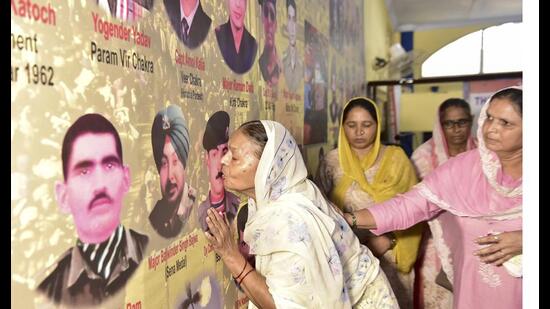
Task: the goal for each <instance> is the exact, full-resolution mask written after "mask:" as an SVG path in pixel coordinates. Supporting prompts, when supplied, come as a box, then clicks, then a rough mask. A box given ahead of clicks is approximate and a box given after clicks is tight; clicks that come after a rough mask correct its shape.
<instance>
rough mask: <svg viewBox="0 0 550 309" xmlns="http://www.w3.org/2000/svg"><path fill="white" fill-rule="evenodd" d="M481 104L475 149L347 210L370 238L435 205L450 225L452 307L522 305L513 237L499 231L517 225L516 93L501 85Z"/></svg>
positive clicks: (519, 145)
mask: <svg viewBox="0 0 550 309" xmlns="http://www.w3.org/2000/svg"><path fill="white" fill-rule="evenodd" d="M487 102H488V103H486V104H485V105H484V106H483V108H482V109H481V113H480V115H479V120H478V131H477V137H478V143H479V147H478V148H477V149H472V150H469V151H466V152H463V153H461V154H459V155H457V156H455V157H453V158H450V159H449V160H447V161H446V162H445V163H443V164H441V165H440V166H439V167H437V168H436V169H435V170H433V171H432V172H431V173H430V174H428V175H427V176H426V177H424V179H423V180H422V182H420V183H419V184H418V185H416V186H415V187H413V189H411V190H410V191H408V192H407V193H405V194H403V195H399V196H397V197H395V198H393V199H390V200H388V201H386V202H383V203H380V204H377V205H375V206H373V207H371V208H368V209H362V210H359V211H356V212H355V220H356V224H357V225H358V226H359V227H361V228H369V229H372V231H373V232H374V233H375V234H377V235H378V234H381V233H384V232H386V231H388V230H390V231H391V230H395V229H405V228H407V227H409V226H411V225H413V224H415V223H417V222H420V221H423V220H427V219H431V218H433V217H435V216H436V215H437V214H439V213H440V212H441V211H443V210H446V211H447V212H448V213H449V214H452V215H453V216H455V219H456V224H453V225H444V226H442V233H443V237H442V238H443V240H444V243H443V244H442V246H441V247H442V248H444V251H446V255H447V256H449V257H450V258H451V259H452V261H453V264H452V274H451V276H450V280H451V281H452V284H453V293H454V299H453V308H455V309H456V308H459V309H470V308H501V309H502V308H505V309H507V308H510V309H512V308H521V306H522V285H523V280H522V278H521V277H522V271H521V252H522V249H521V241H520V242H514V241H511V240H510V239H509V237H506V238H505V236H504V235H509V234H510V232H511V231H517V230H520V229H521V225H522V209H523V206H522V204H523V194H522V171H523V170H522V158H523V155H522V152H523V140H522V132H523V125H522V122H523V116H522V115H523V112H522V106H523V100H522V90H521V89H518V88H506V89H503V90H501V91H498V92H497V93H495V94H494V95H493V96H492V97H491V98H490V99H489V100H488V101H487ZM345 217H346V220H347V221H348V223H350V224H351V222H353V218H352V216H351V215H349V214H345ZM479 235H489V236H488V237H487V236H486V237H482V238H481V239H480V238H479ZM520 235H521V234H520ZM518 243H519V244H520V246H519V247H518V246H517V244H518ZM486 245H489V246H488V247H485V246H486ZM442 265H445V264H442ZM501 266H503V267H501ZM448 275H449V274H448Z"/></svg>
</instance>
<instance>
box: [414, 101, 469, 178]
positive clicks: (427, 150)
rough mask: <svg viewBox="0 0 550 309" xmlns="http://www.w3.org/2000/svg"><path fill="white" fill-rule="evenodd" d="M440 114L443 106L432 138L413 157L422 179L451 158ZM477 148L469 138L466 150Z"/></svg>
mask: <svg viewBox="0 0 550 309" xmlns="http://www.w3.org/2000/svg"><path fill="white" fill-rule="evenodd" d="M440 112H441V106H440V107H439V109H438V110H437V112H436V114H435V120H434V128H433V131H432V132H433V135H432V138H430V139H429V140H428V141H427V142H425V143H424V144H422V145H420V146H419V147H418V148H417V149H416V150H415V151H414V153H413V154H412V156H411V160H412V161H413V162H414V165H415V168H416V171H417V175H418V177H419V178H421V179H422V178H424V177H426V175H428V174H429V173H430V172H431V171H433V170H434V169H436V168H437V167H438V166H440V165H441V164H443V163H444V162H446V161H447V160H448V159H449V158H450V156H449V147H448V146H447V140H446V139H445V133H444V131H443V127H442V126H441V119H439V113H440ZM475 147H476V143H475V141H474V138H473V137H472V136H469V137H468V141H467V145H466V150H471V149H474V148H475Z"/></svg>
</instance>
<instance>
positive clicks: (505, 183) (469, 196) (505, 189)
mask: <svg viewBox="0 0 550 309" xmlns="http://www.w3.org/2000/svg"><path fill="white" fill-rule="evenodd" d="M491 99H492V97H491V98H489V99H488V100H487V102H486V103H485V105H484V106H483V108H482V109H481V113H480V116H479V120H478V129H477V138H478V143H479V145H478V148H477V149H475V150H470V151H467V152H464V153H461V154H459V155H458V156H456V157H455V159H454V160H449V161H447V162H445V163H444V164H442V165H441V166H440V167H439V168H438V169H437V170H435V171H434V172H432V173H430V174H429V175H427V176H426V178H424V180H423V181H422V182H421V183H420V184H418V185H417V187H418V189H419V192H420V194H421V195H422V196H423V197H424V198H426V199H427V200H429V201H430V202H432V203H434V204H436V205H437V206H439V207H440V208H442V209H444V210H447V211H449V212H451V213H453V214H454V215H457V216H461V217H476V218H487V219H493V220H511V219H517V218H521V217H522V200H523V194H522V181H521V178H520V179H519V180H513V179H512V178H511V177H508V176H506V175H504V174H503V173H502V166H501V164H500V161H499V160H498V158H497V156H496V154H495V153H494V152H492V151H490V150H489V149H487V147H485V142H484V141H483V133H482V128H483V123H484V122H485V119H486V118H487V108H488V106H489V102H490V101H491Z"/></svg>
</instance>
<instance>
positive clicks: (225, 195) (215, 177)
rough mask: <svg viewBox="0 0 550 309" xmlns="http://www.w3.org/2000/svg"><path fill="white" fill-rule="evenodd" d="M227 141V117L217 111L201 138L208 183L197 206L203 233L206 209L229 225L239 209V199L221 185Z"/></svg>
mask: <svg viewBox="0 0 550 309" xmlns="http://www.w3.org/2000/svg"><path fill="white" fill-rule="evenodd" d="M228 140H229V115H228V114H227V113H226V112H224V111H217V112H215V113H214V114H213V115H212V116H211V117H210V119H208V122H207V123H206V128H205V129H204V136H203V138H202V146H203V147H204V150H206V153H205V160H204V162H205V163H206V168H207V170H208V180H209V182H210V191H208V197H207V198H206V200H204V201H203V202H202V203H201V204H200V205H199V209H198V217H199V222H200V225H201V227H202V229H203V231H206V230H208V226H207V225H206V211H207V210H208V208H210V207H212V208H214V209H215V210H216V211H218V213H220V214H225V215H226V217H227V220H228V221H229V223H231V222H233V219H234V218H235V216H236V215H237V209H238V208H239V198H238V197H237V196H236V195H235V194H233V193H231V192H228V191H226V190H225V187H224V185H223V177H222V176H223V173H222V157H223V156H224V155H225V153H226V152H227V150H228V147H227V141H228Z"/></svg>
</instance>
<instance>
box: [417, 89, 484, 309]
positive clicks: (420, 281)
mask: <svg viewBox="0 0 550 309" xmlns="http://www.w3.org/2000/svg"><path fill="white" fill-rule="evenodd" d="M472 118H473V117H472V114H471V110H470V105H469V104H468V102H466V101H465V100H463V99H459V98H450V99H447V100H445V101H444V102H443V103H441V105H440V106H439V108H438V110H437V112H436V115H435V121H434V128H433V131H432V132H433V135H432V138H430V139H429V140H428V141H426V142H425V143H424V144H422V145H420V146H419V147H418V148H417V149H416V150H415V151H414V152H413V154H412V156H411V160H412V162H413V164H414V167H415V169H416V172H417V176H418V178H419V179H423V178H424V177H426V176H427V175H428V174H429V173H431V172H432V171H433V170H434V169H435V168H436V167H438V166H439V165H441V164H443V163H444V162H445V161H447V160H448V159H449V158H450V157H454V156H456V155H458V154H460V153H462V152H465V151H468V150H471V149H473V148H475V147H476V144H475V142H474V139H473V137H472V135H471V128H472ZM428 224H429V226H430V228H429V229H425V230H424V235H423V239H422V246H421V255H419V259H418V261H417V266H416V267H417V268H418V269H417V271H416V278H415V281H417V286H416V289H415V308H418V309H445V308H452V304H453V293H452V290H449V289H450V288H452V287H449V284H444V286H445V287H443V286H441V285H440V284H438V281H440V280H441V281H443V282H445V281H446V280H444V279H442V278H444V277H445V276H446V277H447V279H448V278H450V277H452V276H453V271H452V258H451V256H450V253H449V249H448V248H447V247H446V245H445V241H444V239H443V230H442V226H451V225H453V226H457V225H458V222H457V218H456V216H454V215H453V214H451V213H448V212H446V211H443V212H441V213H440V214H438V215H437V216H436V217H435V218H433V219H431V220H429V221H428ZM442 265H443V266H442ZM438 278H439V280H438Z"/></svg>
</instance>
